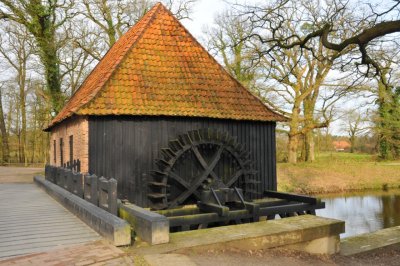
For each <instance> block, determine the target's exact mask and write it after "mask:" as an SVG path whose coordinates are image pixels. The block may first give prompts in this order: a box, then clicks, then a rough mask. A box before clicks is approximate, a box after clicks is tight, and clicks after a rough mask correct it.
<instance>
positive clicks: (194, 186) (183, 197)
mask: <svg viewBox="0 0 400 266" xmlns="http://www.w3.org/2000/svg"><path fill="white" fill-rule="evenodd" d="M222 150H223V149H222V146H221V147H220V149H219V150H218V151H217V153H216V154H215V155H214V158H213V160H212V162H211V164H209V165H207V167H206V169H205V170H204V172H203V173H202V174H201V176H200V177H199V178H198V179H197V181H196V182H195V183H193V184H192V185H191V187H190V188H189V189H188V190H186V191H185V192H183V193H182V194H181V195H179V197H177V198H176V199H174V200H173V201H171V203H170V207H176V206H177V205H178V204H179V203H182V202H183V201H185V200H186V199H187V198H188V197H190V195H192V194H193V193H194V191H195V190H197V188H198V187H199V186H200V185H201V184H202V183H203V182H204V180H205V179H206V178H207V177H208V176H209V175H210V173H211V171H212V170H213V169H214V167H215V166H216V165H217V163H218V161H219V159H220V158H221V154H222ZM200 156H201V155H200ZM201 158H203V157H202V156H201ZM203 160H204V159H203ZM206 164H207V163H206Z"/></svg>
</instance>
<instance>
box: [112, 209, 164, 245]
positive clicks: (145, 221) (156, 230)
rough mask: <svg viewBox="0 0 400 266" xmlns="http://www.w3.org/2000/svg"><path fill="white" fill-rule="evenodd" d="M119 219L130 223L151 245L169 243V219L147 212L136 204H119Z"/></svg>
mask: <svg viewBox="0 0 400 266" xmlns="http://www.w3.org/2000/svg"><path fill="white" fill-rule="evenodd" d="M118 213H119V217H121V218H123V219H124V220H126V221H128V222H129V223H130V224H131V225H132V227H133V230H134V231H135V233H136V235H137V236H138V237H140V238H141V239H142V240H144V241H146V242H147V243H149V244H150V245H156V244H163V243H168V241H169V221H168V219H167V217H165V216H163V215H160V214H158V213H155V212H151V211H148V210H145V209H143V208H141V207H139V206H136V205H134V204H122V203H119V204H118Z"/></svg>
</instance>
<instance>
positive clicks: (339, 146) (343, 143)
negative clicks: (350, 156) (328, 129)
mask: <svg viewBox="0 0 400 266" xmlns="http://www.w3.org/2000/svg"><path fill="white" fill-rule="evenodd" d="M332 145H333V147H334V148H335V150H336V151H346V150H349V149H350V148H351V144H350V142H348V141H347V140H335V141H333V142H332Z"/></svg>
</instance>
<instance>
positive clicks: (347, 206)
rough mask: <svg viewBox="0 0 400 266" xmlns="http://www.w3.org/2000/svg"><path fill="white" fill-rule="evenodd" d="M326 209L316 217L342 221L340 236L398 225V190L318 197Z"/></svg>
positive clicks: (399, 204)
mask: <svg viewBox="0 0 400 266" xmlns="http://www.w3.org/2000/svg"><path fill="white" fill-rule="evenodd" d="M321 199H322V201H324V202H325V204H326V208H325V209H323V210H317V215H318V216H323V217H329V218H336V219H339V220H344V221H345V222H346V233H344V234H342V235H341V237H342V238H343V237H348V236H353V235H359V234H363V233H368V232H373V231H376V230H379V229H383V228H387V227H392V226H397V225H400V190H392V191H388V192H363V193H357V194H343V195H334V196H332V195H330V196H326V197H321Z"/></svg>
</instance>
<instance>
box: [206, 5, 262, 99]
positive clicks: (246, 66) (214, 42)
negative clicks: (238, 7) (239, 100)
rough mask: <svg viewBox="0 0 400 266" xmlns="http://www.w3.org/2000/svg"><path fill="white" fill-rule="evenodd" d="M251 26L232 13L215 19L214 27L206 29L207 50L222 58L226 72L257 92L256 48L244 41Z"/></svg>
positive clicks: (227, 12)
mask: <svg viewBox="0 0 400 266" xmlns="http://www.w3.org/2000/svg"><path fill="white" fill-rule="evenodd" d="M251 30H252V29H251V25H250V23H248V22H246V21H242V20H241V19H240V17H238V16H237V15H236V14H235V13H234V12H232V11H225V12H223V13H221V14H218V15H217V16H216V17H215V22H214V26H212V27H210V28H207V29H205V31H204V33H205V36H206V38H207V39H206V40H205V42H206V43H207V49H208V50H209V51H210V52H211V53H212V54H213V55H214V56H217V57H220V58H221V60H222V62H223V64H224V66H225V68H226V70H227V71H228V72H229V73H230V74H231V75H232V76H233V77H235V78H236V79H237V80H238V81H239V82H240V83H242V84H243V85H244V86H245V87H247V88H248V89H250V90H252V91H255V92H257V86H256V83H257V78H258V76H257V74H258V73H257V72H258V67H257V65H255V64H253V58H254V52H255V50H254V47H251V43H248V42H244V41H242V40H243V38H244V37H245V36H246V35H247V34H248V32H250V31H251Z"/></svg>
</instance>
